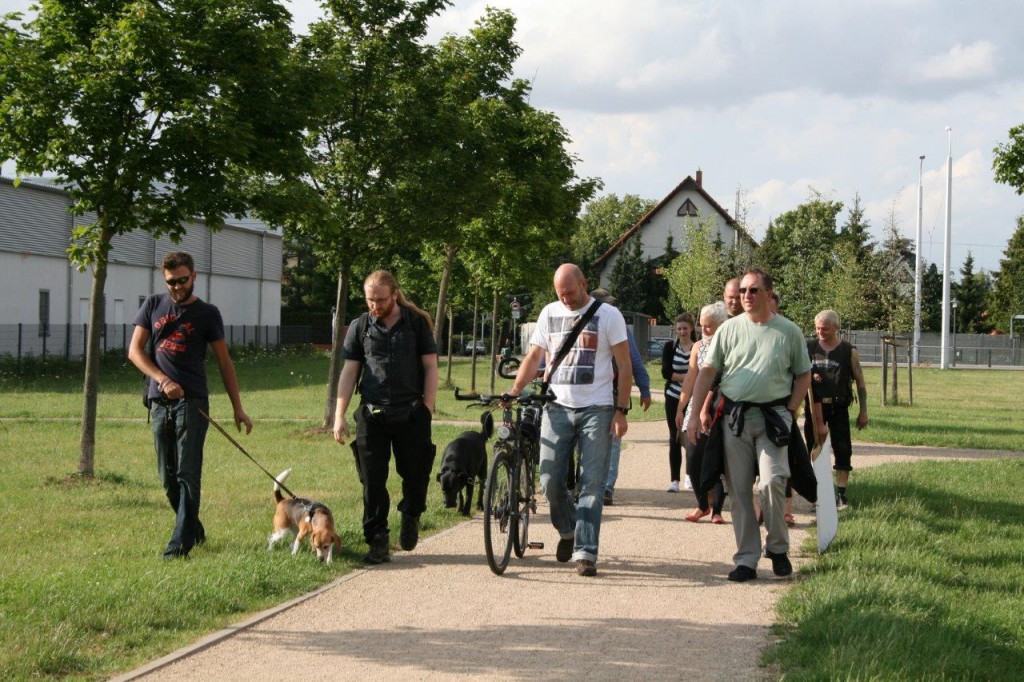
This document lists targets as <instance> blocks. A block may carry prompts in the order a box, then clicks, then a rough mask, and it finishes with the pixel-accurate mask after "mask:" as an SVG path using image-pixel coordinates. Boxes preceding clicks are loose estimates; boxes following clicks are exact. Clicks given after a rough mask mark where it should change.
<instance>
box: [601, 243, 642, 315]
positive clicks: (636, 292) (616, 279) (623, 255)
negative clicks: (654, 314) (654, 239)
mask: <svg viewBox="0 0 1024 682" xmlns="http://www.w3.org/2000/svg"><path fill="white" fill-rule="evenodd" d="M648 270H649V268H648V267H647V262H646V261H645V260H644V256H643V251H642V246H641V244H640V238H639V237H638V236H636V235H634V236H633V237H631V238H630V239H629V240H628V241H627V242H626V243H625V244H623V245H622V248H621V249H620V250H619V257H618V258H616V259H615V266H614V267H613V268H612V273H611V275H610V276H609V278H608V289H609V290H610V291H611V292H612V295H614V296H615V297H616V298H617V299H618V300H619V308H620V309H622V310H631V311H640V312H644V311H643V310H642V306H643V305H644V301H645V300H646V298H647V286H646V284H647V275H648Z"/></svg>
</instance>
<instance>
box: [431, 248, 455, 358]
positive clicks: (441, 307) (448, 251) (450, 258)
mask: <svg viewBox="0 0 1024 682" xmlns="http://www.w3.org/2000/svg"><path fill="white" fill-rule="evenodd" d="M458 252H459V250H458V248H456V247H454V246H449V245H447V244H446V245H445V247H444V272H442V273H441V284H440V286H439V287H438V291H437V310H436V312H435V313H434V320H435V321H436V322H437V324H436V325H434V343H435V344H436V345H437V350H438V353H440V352H441V349H442V348H444V346H443V345H441V342H442V341H443V340H444V324H442V322H441V320H443V319H445V314H444V311H445V308H446V307H447V305H448V285H449V284H450V283H451V280H452V269H453V268H454V267H455V255H456V254H457V253H458ZM450 350H451V349H450V348H449V351H450Z"/></svg>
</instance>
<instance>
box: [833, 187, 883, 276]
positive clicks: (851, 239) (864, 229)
mask: <svg viewBox="0 0 1024 682" xmlns="http://www.w3.org/2000/svg"><path fill="white" fill-rule="evenodd" d="M870 230H871V224H870V223H869V222H868V221H867V220H865V219H864V209H863V208H862V207H861V205H860V194H854V195H853V206H851V207H850V212H849V214H848V215H847V217H846V222H845V223H843V226H842V227H841V228H840V230H839V241H841V242H846V243H848V244H849V245H850V246H851V247H852V248H853V255H854V258H856V259H857V262H858V263H859V264H861V265H865V264H866V263H867V262H868V261H869V260H870V259H871V254H872V253H873V252H874V250H875V245H874V243H873V242H872V241H871V232H870Z"/></svg>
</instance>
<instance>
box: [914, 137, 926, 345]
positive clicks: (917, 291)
mask: <svg viewBox="0 0 1024 682" xmlns="http://www.w3.org/2000/svg"><path fill="white" fill-rule="evenodd" d="M923 198H924V154H922V155H921V156H919V157H918V168H917V260H916V263H915V265H914V364H915V365H917V364H920V363H921V211H922V209H921V204H922V203H923Z"/></svg>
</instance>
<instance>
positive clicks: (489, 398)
mask: <svg viewBox="0 0 1024 682" xmlns="http://www.w3.org/2000/svg"><path fill="white" fill-rule="evenodd" d="M455 399H456V400H465V401H473V402H476V403H478V404H480V405H491V404H493V403H496V402H503V403H516V404H518V405H530V404H538V403H548V402H551V401H552V400H554V399H555V395H554V394H553V393H550V392H549V393H545V394H543V395H538V394H536V393H529V394H526V395H510V394H508V393H502V394H501V395H497V394H490V393H460V392H459V388H458V387H457V386H456V387H455Z"/></svg>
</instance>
